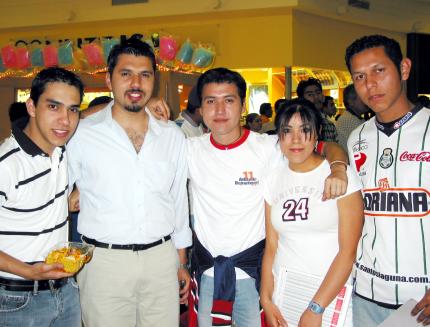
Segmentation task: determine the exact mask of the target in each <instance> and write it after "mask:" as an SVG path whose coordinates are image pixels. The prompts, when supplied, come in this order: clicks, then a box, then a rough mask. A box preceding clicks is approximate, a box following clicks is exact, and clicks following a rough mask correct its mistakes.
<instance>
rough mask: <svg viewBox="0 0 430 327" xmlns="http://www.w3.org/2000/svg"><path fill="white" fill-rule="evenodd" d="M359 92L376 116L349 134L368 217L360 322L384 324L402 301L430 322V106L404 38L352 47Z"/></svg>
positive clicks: (359, 281)
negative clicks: (418, 89) (419, 98)
mask: <svg viewBox="0 0 430 327" xmlns="http://www.w3.org/2000/svg"><path fill="white" fill-rule="evenodd" d="M345 59H346V64H347V66H348V69H349V71H350V72H351V75H352V79H353V82H354V87H355V90H356V91H357V94H358V96H359V97H360V98H361V100H362V101H363V102H364V103H365V104H366V105H367V106H368V107H370V108H371V109H372V110H373V111H374V112H375V113H376V117H374V118H372V119H370V120H368V121H367V122H365V123H364V124H362V125H361V126H359V127H358V128H357V129H355V130H354V131H353V132H352V134H351V136H350V137H349V139H348V151H349V156H350V160H351V162H354V163H355V167H356V169H357V172H358V174H359V176H360V178H361V181H362V183H363V187H364V189H363V196H364V200H365V201H364V202H365V209H364V213H365V223H364V227H363V233H362V237H361V240H360V244H359V246H358V251H357V262H356V269H355V270H356V283H355V295H356V296H355V297H354V299H353V301H354V303H353V313H354V325H355V326H367V327H372V326H378V325H379V324H380V323H381V322H382V321H383V320H385V318H387V317H388V316H389V315H390V314H391V313H392V312H393V311H394V310H395V309H397V308H398V307H399V306H400V305H402V304H404V303H405V302H407V301H408V300H409V299H411V298H413V299H415V300H416V301H419V302H418V304H417V305H416V307H415V309H414V310H413V311H412V315H417V314H418V316H417V318H418V321H422V322H423V323H424V324H425V325H428V324H429V323H430V292H428V291H427V290H428V288H429V286H430V274H429V268H430V267H429V262H430V255H429V254H430V221H429V212H430V211H429V205H430V137H429V135H430V131H429V124H430V110H428V108H424V107H423V106H422V105H417V106H416V105H414V104H412V103H411V102H410V101H409V100H408V98H407V96H406V91H405V86H406V84H405V82H406V80H407V79H408V77H409V72H410V69H411V61H410V60H409V59H407V58H403V56H402V53H401V50H400V46H399V44H398V42H397V41H395V40H393V39H389V38H387V37H385V36H381V35H372V36H365V37H363V38H361V39H358V40H356V41H355V42H354V43H352V44H351V45H350V46H349V47H348V48H347V50H346V56H345Z"/></svg>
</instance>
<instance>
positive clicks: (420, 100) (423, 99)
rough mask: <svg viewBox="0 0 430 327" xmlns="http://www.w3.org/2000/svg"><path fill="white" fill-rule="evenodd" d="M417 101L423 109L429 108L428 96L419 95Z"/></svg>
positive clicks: (429, 100)
mask: <svg viewBox="0 0 430 327" xmlns="http://www.w3.org/2000/svg"><path fill="white" fill-rule="evenodd" d="M417 100H418V103H420V104H422V105H423V107H426V108H430V99H429V97H428V96H425V95H420V96H419V97H418V99H417Z"/></svg>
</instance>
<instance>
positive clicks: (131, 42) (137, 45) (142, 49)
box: [107, 37, 157, 76]
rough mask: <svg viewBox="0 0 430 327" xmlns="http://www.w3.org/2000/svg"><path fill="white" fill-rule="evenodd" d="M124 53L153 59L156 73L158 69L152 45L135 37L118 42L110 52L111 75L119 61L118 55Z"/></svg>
mask: <svg viewBox="0 0 430 327" xmlns="http://www.w3.org/2000/svg"><path fill="white" fill-rule="evenodd" d="M122 54H129V55H133V56H136V57H147V58H149V60H151V64H152V69H153V70H154V73H155V71H156V69H157V64H156V60H155V55H154V51H152V48H151V46H150V45H149V44H148V43H146V42H143V41H141V40H139V39H138V38H134V37H133V38H129V39H127V40H125V41H124V42H121V43H119V44H116V45H115V46H114V47H113V48H112V50H111V51H110V52H109V56H108V59H107V63H108V72H109V74H110V75H111V76H112V73H113V70H114V68H115V66H116V64H117V62H118V57H119V56H120V55H122Z"/></svg>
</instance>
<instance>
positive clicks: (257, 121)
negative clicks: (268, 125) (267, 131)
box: [243, 113, 262, 133]
mask: <svg viewBox="0 0 430 327" xmlns="http://www.w3.org/2000/svg"><path fill="white" fill-rule="evenodd" d="M261 126H262V122H261V117H260V115H259V114H256V113H251V114H248V115H246V122H245V125H244V126H243V127H245V128H247V129H249V130H250V131H253V132H257V133H258V132H260V130H261Z"/></svg>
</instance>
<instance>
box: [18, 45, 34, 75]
mask: <svg viewBox="0 0 430 327" xmlns="http://www.w3.org/2000/svg"><path fill="white" fill-rule="evenodd" d="M15 52H16V67H17V68H18V69H27V68H30V67H31V62H30V53H29V52H28V49H27V47H26V46H25V47H17V48H16V49H15Z"/></svg>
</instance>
